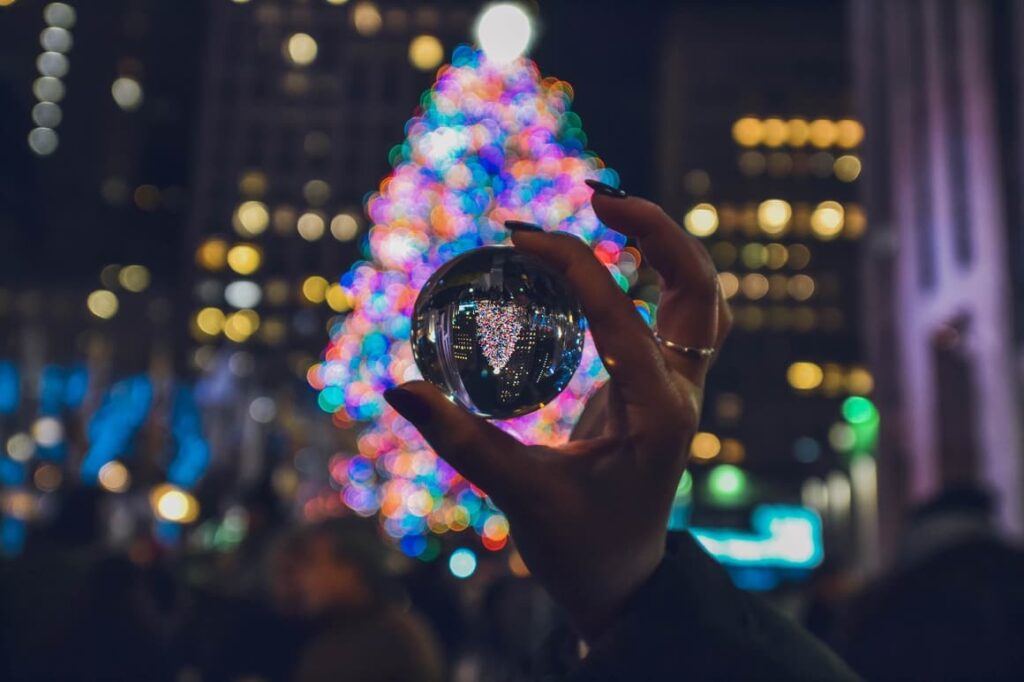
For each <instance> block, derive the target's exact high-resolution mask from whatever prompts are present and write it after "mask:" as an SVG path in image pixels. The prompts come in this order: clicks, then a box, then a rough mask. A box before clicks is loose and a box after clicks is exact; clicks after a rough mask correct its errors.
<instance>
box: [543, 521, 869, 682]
mask: <svg viewBox="0 0 1024 682" xmlns="http://www.w3.org/2000/svg"><path fill="white" fill-rule="evenodd" d="M673 544H674V545H675V546H674V547H673V548H672V549H670V551H669V555H668V556H666V558H665V560H664V561H663V562H662V564H661V566H659V567H658V570H657V571H655V573H654V575H653V576H651V578H650V579H649V580H648V581H647V583H645V584H644V586H643V587H641V588H640V590H639V591H638V592H637V593H636V595H634V597H633V599H632V600H631V601H630V603H629V604H628V605H627V607H626V609H625V611H624V612H623V614H622V616H621V618H619V620H618V621H617V622H616V623H615V624H614V625H613V626H612V627H611V628H610V629H609V631H608V632H607V633H605V635H604V636H603V637H602V638H601V639H599V640H597V641H595V642H594V643H593V644H592V646H591V649H590V653H589V655H588V656H587V657H586V658H585V659H584V660H583V661H582V662H581V663H580V664H579V666H578V667H577V669H576V670H575V671H573V672H571V673H569V674H567V675H565V676H560V678H561V679H568V680H572V682H611V681H612V680H616V681H618V680H621V681H623V682H625V681H627V680H628V681H629V682H640V681H641V680H856V679H858V678H857V676H856V675H855V674H854V673H853V672H852V671H851V670H850V669H849V668H847V667H846V665H845V664H844V663H843V662H842V661H841V660H840V659H839V658H838V657H837V656H836V655H835V654H833V653H832V652H831V651H830V650H829V649H828V648H827V647H825V646H824V645H823V644H822V643H821V642H819V641H818V640H817V639H815V638H814V637H813V636H812V635H810V634H809V633H807V632H805V631H804V630H802V629H801V628H800V627H799V626H798V625H797V624H795V623H793V622H792V621H790V620H789V619H787V618H785V617H783V616H782V615H781V614H779V613H777V612H776V611H774V610H773V609H772V608H771V607H769V606H768V605H767V604H765V603H764V602H762V601H761V600H760V599H759V598H757V597H756V596H754V595H751V594H748V593H746V592H743V591H742V590H739V589H738V588H736V587H735V586H734V585H733V584H732V581H731V580H730V579H729V576H728V574H727V573H726V572H725V570H724V569H723V568H722V567H721V566H719V565H718V563H717V562H716V561H715V560H714V559H712V558H711V557H710V556H708V555H707V554H706V553H705V552H704V550H703V548H702V547H701V546H700V545H699V544H698V543H697V541H696V540H694V539H693V537H692V536H691V535H690V534H689V533H680V534H678V537H677V538H675V542H674V543H673Z"/></svg>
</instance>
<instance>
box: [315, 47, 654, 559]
mask: <svg viewBox="0 0 1024 682" xmlns="http://www.w3.org/2000/svg"><path fill="white" fill-rule="evenodd" d="M572 97H573V90H572V87H571V86H570V85H569V84H567V83H564V82H562V81H559V80H557V79H554V78H541V75H540V72H539V70H538V68H537V66H536V64H534V63H533V62H532V61H530V60H528V59H522V58H521V59H516V60H514V61H511V62H509V63H507V64H506V63H497V62H494V61H491V60H488V58H487V57H485V56H484V55H483V53H482V52H480V51H478V50H474V49H472V48H470V47H467V46H460V47H458V48H456V49H455V51H454V54H453V58H452V63H451V64H450V65H446V66H443V67H441V69H440V70H439V71H438V75H437V80H436V82H435V84H434V86H433V87H432V88H431V89H430V90H429V91H427V92H426V93H424V95H423V97H422V99H421V102H420V104H421V107H420V109H419V110H418V113H417V115H416V116H414V117H413V118H412V119H411V120H410V121H409V122H408V123H407V124H406V126H405V132H406V139H405V141H404V142H403V143H402V144H400V145H397V146H396V147H394V148H393V149H392V150H391V153H390V156H389V158H390V161H391V163H392V165H393V167H394V170H393V172H392V173H391V174H390V175H389V176H388V177H386V178H385V179H384V180H383V181H382V182H381V185H380V188H379V189H378V191H377V192H374V193H373V194H371V195H370V196H369V197H368V199H367V202H366V210H367V214H368V215H369V218H370V220H371V227H370V229H369V232H368V237H367V247H368V249H369V251H368V258H369V260H367V261H360V262H357V263H355V264H354V265H353V266H352V268H351V269H350V270H349V271H348V272H347V273H346V274H344V275H343V276H342V277H341V279H340V282H339V285H340V291H339V290H335V289H333V287H332V288H330V289H327V290H326V296H327V297H328V300H329V301H331V300H333V301H335V303H336V304H337V305H335V304H332V307H334V308H335V310H339V311H340V310H342V309H347V308H348V307H351V310H350V311H349V312H348V313H347V315H346V316H345V317H344V318H343V319H342V320H341V321H340V322H338V323H337V324H335V326H334V327H333V329H332V338H331V342H330V345H329V346H328V348H327V349H326V351H325V353H324V355H323V359H322V361H321V362H319V363H317V364H314V365H313V366H312V367H310V368H309V371H308V374H307V378H308V381H309V383H310V385H311V386H313V387H314V388H315V389H317V390H318V391H319V404H320V407H321V409H323V410H324V411H325V412H328V413H331V414H332V415H334V421H335V423H336V424H339V425H342V426H346V425H351V424H353V423H354V422H368V424H366V425H365V427H364V428H363V431H362V433H361V435H360V437H359V440H358V452H352V453H342V454H340V455H339V456H338V457H336V458H335V461H334V462H333V464H332V468H331V474H332V477H333V478H334V479H335V481H336V483H337V484H338V486H339V488H340V490H341V497H342V500H343V501H344V503H345V504H346V505H347V506H348V507H349V508H350V509H352V510H353V511H354V512H355V513H357V514H361V515H364V516H371V515H375V514H377V515H379V518H380V520H381V523H382V525H383V528H384V530H385V532H386V533H387V534H388V535H390V536H391V537H393V538H395V539H396V540H398V541H399V546H400V547H401V548H402V549H403V550H404V551H406V553H407V554H410V555H413V556H421V557H422V556H424V553H428V554H429V551H428V548H429V547H430V545H429V544H425V543H422V542H419V541H418V540H413V539H412V538H417V537H424V536H427V535H430V534H442V533H446V532H449V531H456V532H457V531H462V530H466V529H468V528H472V529H473V530H474V531H475V532H476V533H477V534H478V535H479V536H480V538H481V542H482V543H483V545H484V547H485V548H487V549H492V550H497V549H500V548H501V547H504V546H505V543H506V542H507V534H508V523H507V521H506V520H505V518H504V516H502V515H501V513H500V512H499V511H498V510H497V509H495V508H494V507H493V506H492V505H491V503H490V501H489V500H488V499H487V497H486V495H485V494H484V493H483V491H481V490H479V489H477V488H475V487H474V486H472V485H471V484H470V483H469V482H467V481H466V480H465V479H463V478H462V477H461V476H460V475H459V474H458V473H456V472H455V471H454V470H453V469H452V468H451V467H449V466H448V465H447V464H446V463H445V462H444V461H442V460H440V459H439V458H437V457H436V455H435V454H434V453H433V452H432V451H431V450H430V448H429V447H428V446H427V445H426V444H425V443H424V442H423V440H422V439H421V438H420V436H419V433H418V432H417V431H416V429H415V428H413V427H412V426H411V425H410V424H409V423H407V422H406V421H404V420H403V419H402V418H400V417H399V416H398V415H397V413H395V412H394V411H393V410H391V409H390V408H389V407H388V406H387V404H386V403H385V402H384V400H383V398H382V397H381V394H382V393H383V391H384V390H386V389H388V388H391V387H392V386H395V385H397V384H400V383H402V382H404V381H409V380H411V379H418V378H419V372H418V371H417V369H416V366H415V364H414V363H413V358H412V351H411V348H410V344H409V320H410V315H411V313H412V306H413V303H414V301H415V300H416V296H417V294H418V292H419V290H420V288H421V287H422V286H423V284H424V283H425V282H426V280H427V278H428V277H430V275H431V274H433V272H434V271H435V270H436V269H437V268H438V267H440V266H441V265H442V264H443V263H445V262H447V261H449V260H451V259H452V258H453V257H455V256H457V255H459V254H460V253H463V252H465V251H468V250H470V249H473V248H476V247H478V246H482V245H485V244H502V243H508V239H509V233H508V231H506V230H505V228H504V222H505V221H506V220H510V219H515V220H524V221H529V222H532V223H536V224H538V225H541V226H543V227H544V228H545V229H547V230H559V231H562V232H567V233H570V234H573V235H576V236H578V237H580V238H582V239H584V240H585V241H586V242H588V243H589V244H591V245H592V246H593V247H594V249H595V255H597V257H598V258H599V259H600V260H601V262H602V263H604V264H605V265H606V267H607V268H608V270H609V273H610V274H611V276H612V277H613V278H614V279H615V281H616V282H618V284H619V285H620V286H621V287H622V288H623V289H627V288H628V287H629V285H630V284H631V283H632V282H633V281H635V279H636V276H637V273H636V266H637V264H638V263H639V260H638V258H637V254H635V253H634V251H635V249H634V250H624V249H623V246H624V244H625V239H624V238H623V236H622V235H620V234H617V233H615V232H613V231H611V230H609V229H608V228H606V227H605V226H604V225H603V224H601V222H600V221H599V220H598V219H597V217H596V215H595V214H594V212H593V210H592V209H591V206H590V196H591V190H590V189H589V188H588V187H587V186H586V185H585V184H584V180H586V179H588V178H593V179H596V180H600V181H601V182H605V183H608V184H611V185H617V184H618V176H617V174H616V173H615V172H614V171H612V170H610V169H607V168H605V166H604V164H603V163H602V161H601V160H600V159H599V158H598V157H597V156H596V155H594V154H593V153H591V152H589V151H587V150H586V135H585V134H584V133H583V129H582V122H581V121H580V118H579V116H577V115H576V114H575V113H573V112H572V111H571V110H570V104H571V101H572ZM620 265H621V266H622V267H621V268H620ZM648 312H649V313H650V312H651V311H648ZM605 376H606V375H605V373H604V368H603V366H602V365H601V362H600V360H599V358H598V356H597V353H596V351H595V349H594V346H593V343H592V341H591V340H590V339H589V337H588V339H587V343H586V347H585V350H584V357H583V361H582V364H581V366H580V369H579V370H578V371H577V373H576V376H575V377H574V378H573V380H572V382H571V383H570V385H569V387H568V388H567V389H566V390H565V391H564V392H563V393H562V394H561V395H560V396H558V397H557V398H556V399H555V400H553V401H552V402H551V403H550V404H548V405H547V406H546V407H544V408H543V409H541V410H539V411H537V412H535V413H532V414H529V415H526V416H524V417H520V418H518V419H514V420H510V421H505V422H499V426H501V428H503V429H505V430H506V431H508V432H510V433H512V434H514V435H516V436H517V437H519V438H521V439H523V440H524V441H526V442H530V443H559V442H564V441H565V440H566V439H567V438H568V435H569V430H570V429H571V426H572V424H573V423H574V421H575V420H576V418H577V416H578V415H579V412H580V410H581V408H582V405H583V401H584V399H585V398H586V397H587V396H588V395H589V394H590V393H591V392H592V391H593V390H594V389H595V388H596V387H597V385H599V383H600V382H601V381H603V380H604V378H605Z"/></svg>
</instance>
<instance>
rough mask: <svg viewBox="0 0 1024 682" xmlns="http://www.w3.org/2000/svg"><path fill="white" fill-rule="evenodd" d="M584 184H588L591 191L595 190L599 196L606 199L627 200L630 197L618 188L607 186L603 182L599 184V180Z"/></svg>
mask: <svg viewBox="0 0 1024 682" xmlns="http://www.w3.org/2000/svg"><path fill="white" fill-rule="evenodd" d="M583 182H585V183H587V186H588V187H590V189H592V190H594V191H595V192H597V193H598V194H603V195H605V196H606V197H614V198H616V199H625V198H626V197H627V196H629V195H628V194H626V193H625V192H624V191H622V190H621V189H619V188H618V187H612V186H611V185H606V184H604V183H603V182H598V181H597V180H584V181H583Z"/></svg>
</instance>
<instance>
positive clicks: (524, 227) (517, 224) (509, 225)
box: [505, 220, 544, 232]
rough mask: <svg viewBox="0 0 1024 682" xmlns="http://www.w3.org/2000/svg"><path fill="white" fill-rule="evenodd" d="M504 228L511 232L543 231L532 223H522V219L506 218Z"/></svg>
mask: <svg viewBox="0 0 1024 682" xmlns="http://www.w3.org/2000/svg"><path fill="white" fill-rule="evenodd" d="M505 229H508V230H512V231H513V232H543V231H544V228H543V227H541V226H540V225H534V224H533V223H524V222H523V221H522V220H506V221H505Z"/></svg>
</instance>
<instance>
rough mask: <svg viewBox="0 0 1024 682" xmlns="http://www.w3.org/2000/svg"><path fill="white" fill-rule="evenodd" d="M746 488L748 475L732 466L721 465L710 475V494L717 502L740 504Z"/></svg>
mask: <svg viewBox="0 0 1024 682" xmlns="http://www.w3.org/2000/svg"><path fill="white" fill-rule="evenodd" d="M746 488H747V475H746V474H745V473H743V470H742V469H740V468H739V467H735V466H733V465H731V464H720V465H718V466H716V467H715V468H714V469H712V470H711V473H710V474H708V492H709V493H710V494H711V497H712V498H713V499H714V500H715V501H716V502H722V503H730V502H738V501H739V500H740V499H741V498H742V497H743V494H744V493H745V492H746Z"/></svg>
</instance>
